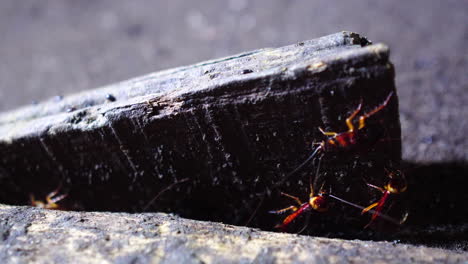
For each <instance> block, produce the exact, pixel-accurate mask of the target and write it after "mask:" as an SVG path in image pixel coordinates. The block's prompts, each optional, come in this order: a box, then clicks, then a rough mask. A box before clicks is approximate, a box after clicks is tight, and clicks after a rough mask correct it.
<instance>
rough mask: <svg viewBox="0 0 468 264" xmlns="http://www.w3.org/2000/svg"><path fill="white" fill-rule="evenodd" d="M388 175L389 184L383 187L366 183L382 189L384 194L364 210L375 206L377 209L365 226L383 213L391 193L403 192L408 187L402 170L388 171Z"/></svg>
mask: <svg viewBox="0 0 468 264" xmlns="http://www.w3.org/2000/svg"><path fill="white" fill-rule="evenodd" d="M388 177H389V178H390V179H389V180H388V182H387V184H386V185H385V186H384V187H383V188H382V187H378V186H375V185H372V184H369V183H366V184H367V185H368V186H369V187H372V188H374V189H377V190H379V191H381V192H382V193H383V195H382V197H381V198H380V199H379V201H377V202H375V203H373V204H371V205H369V206H368V207H366V208H364V209H363V210H362V214H365V213H368V212H369V211H371V210H372V209H374V208H375V210H372V211H373V213H372V216H371V220H370V222H369V223H368V224H367V225H366V226H365V228H367V227H369V226H370V225H371V224H372V223H373V222H374V221H375V220H376V219H377V218H378V217H379V216H380V215H381V213H382V209H383V208H384V205H385V204H386V202H387V201H388V198H389V197H390V196H391V195H395V194H400V193H403V192H405V191H406V189H407V188H408V185H407V183H406V179H405V176H404V174H403V173H402V172H401V171H395V172H390V173H388ZM404 220H405V219H404ZM404 220H402V221H401V222H404Z"/></svg>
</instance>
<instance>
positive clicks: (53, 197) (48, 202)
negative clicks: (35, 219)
mask: <svg viewBox="0 0 468 264" xmlns="http://www.w3.org/2000/svg"><path fill="white" fill-rule="evenodd" d="M60 188H61V185H59V187H57V189H55V190H54V191H52V192H50V193H49V194H48V195H47V196H46V197H45V202H44V201H41V200H36V199H35V198H34V194H30V195H29V199H30V203H31V206H35V207H39V208H44V209H52V210H63V209H64V208H63V207H62V206H60V205H59V204H58V202H60V201H61V200H63V199H65V197H67V195H68V194H62V195H57V194H58V193H59V191H60Z"/></svg>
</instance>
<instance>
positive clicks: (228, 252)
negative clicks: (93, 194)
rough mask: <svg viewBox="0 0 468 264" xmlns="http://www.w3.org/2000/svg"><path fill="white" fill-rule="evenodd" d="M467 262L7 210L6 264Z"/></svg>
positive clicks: (164, 222) (333, 243)
mask: <svg viewBox="0 0 468 264" xmlns="http://www.w3.org/2000/svg"><path fill="white" fill-rule="evenodd" d="M109 223H112V225H109ZM467 260H468V253H466V252H464V253H463V252H455V251H450V250H444V249H438V248H429V247H424V246H411V245H405V244H398V243H392V242H372V241H360V240H340V239H329V238H315V237H309V236H298V235H292V234H280V233H271V232H265V231H259V230H258V229H251V228H246V227H236V226H230V225H225V224H221V223H213V222H199V221H194V220H187V219H183V218H180V217H177V216H172V215H166V214H162V213H158V214H152V213H146V214H126V213H87V212H58V211H50V210H41V209H37V208H27V207H12V206H4V205H0V262H2V263H121V264H124V263H316V262H319V263H349V262H359V263H466V261H467Z"/></svg>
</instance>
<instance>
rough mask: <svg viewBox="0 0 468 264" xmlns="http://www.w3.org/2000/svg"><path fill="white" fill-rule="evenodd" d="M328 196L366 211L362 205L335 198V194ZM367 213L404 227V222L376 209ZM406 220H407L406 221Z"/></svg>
mask: <svg viewBox="0 0 468 264" xmlns="http://www.w3.org/2000/svg"><path fill="white" fill-rule="evenodd" d="M328 196H329V197H331V198H333V199H335V200H338V201H340V202H342V203H345V204H347V205H351V206H353V207H355V208H358V209H361V210H364V209H365V208H364V206H360V205H358V204H355V203H352V202H348V201H346V200H344V199H341V198H339V197H336V196H334V195H333V194H328ZM367 212H368V213H372V214H377V215H378V216H379V217H381V218H383V219H385V220H387V221H389V222H392V223H394V224H396V225H402V221H398V220H396V219H395V218H393V217H390V216H388V215H386V214H383V213H381V212H377V211H376V210H374V209H371V210H369V211H367ZM405 220H406V219H405ZM403 222H404V221H403Z"/></svg>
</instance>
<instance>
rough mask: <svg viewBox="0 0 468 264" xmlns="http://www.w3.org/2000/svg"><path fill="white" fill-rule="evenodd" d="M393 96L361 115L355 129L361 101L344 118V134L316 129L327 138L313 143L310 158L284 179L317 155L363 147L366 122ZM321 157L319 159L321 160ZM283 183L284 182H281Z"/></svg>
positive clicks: (366, 137) (365, 139)
mask: <svg viewBox="0 0 468 264" xmlns="http://www.w3.org/2000/svg"><path fill="white" fill-rule="evenodd" d="M392 96H393V91H392V92H390V93H389V94H388V95H387V97H386V98H385V100H384V101H383V103H381V104H380V105H378V106H377V107H376V108H374V109H373V110H372V111H370V112H367V113H364V114H363V115H361V116H359V122H358V124H357V127H356V126H355V124H353V121H354V119H355V118H356V116H357V115H358V114H359V112H360V111H361V108H362V99H361V102H360V103H359V105H358V106H357V107H356V109H355V110H354V111H353V112H352V113H351V115H350V116H349V117H348V118H346V126H347V127H348V130H347V131H345V132H341V133H337V132H326V131H324V130H323V129H322V128H320V127H319V128H318V129H319V131H320V132H321V133H322V134H323V135H324V136H327V137H328V138H327V139H325V140H323V141H321V142H317V143H314V144H313V145H318V146H317V147H315V149H314V151H313V152H312V154H310V156H309V157H308V158H307V159H306V160H305V161H304V162H302V163H301V164H300V165H299V166H297V167H296V169H294V170H293V171H291V172H290V173H289V174H288V175H287V176H286V177H285V178H284V179H287V178H288V177H289V176H291V175H293V174H295V173H296V172H298V171H299V170H300V169H302V167H304V166H305V165H306V164H307V163H309V161H311V160H312V159H313V158H314V157H315V156H316V155H317V154H319V153H320V154H325V153H337V152H349V151H352V150H354V149H356V148H360V147H362V145H365V144H364V143H365V141H368V140H369V138H368V135H367V132H366V131H365V130H364V128H365V127H366V120H367V119H368V118H370V117H371V116H373V115H375V114H376V113H378V112H379V111H381V110H382V109H384V108H385V107H386V106H387V104H388V103H389V101H390V99H391V98H392ZM321 158H322V157H320V159H321ZM283 181H284V180H283Z"/></svg>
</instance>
